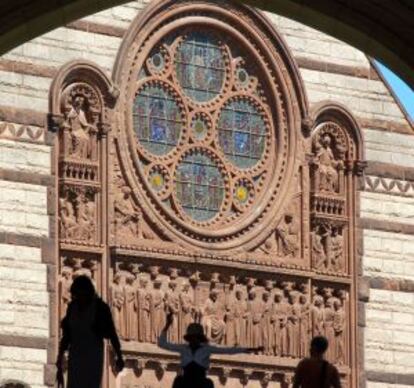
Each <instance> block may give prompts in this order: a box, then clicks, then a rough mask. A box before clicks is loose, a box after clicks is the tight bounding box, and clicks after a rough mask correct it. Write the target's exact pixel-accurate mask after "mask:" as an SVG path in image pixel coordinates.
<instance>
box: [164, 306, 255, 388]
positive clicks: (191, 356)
mask: <svg viewBox="0 0 414 388" xmlns="http://www.w3.org/2000/svg"><path fill="white" fill-rule="evenodd" d="M173 319H174V317H173V316H172V314H168V315H167V322H166V325H165V327H164V329H163V330H162V332H161V335H160V337H159V339H158V346H159V347H160V348H163V349H166V350H170V351H172V352H178V353H180V358H181V368H182V372H183V374H182V375H181V376H177V377H176V378H175V380H174V384H173V388H194V387H197V388H214V384H213V382H212V381H211V380H210V379H209V378H207V376H206V374H207V370H208V368H209V366H210V355H211V354H238V353H253V352H257V351H263V348H262V347H260V348H241V347H222V346H214V345H209V343H208V339H207V337H206V336H205V334H204V330H203V326H201V325H200V324H199V323H191V324H190V325H188V327H187V332H186V334H185V335H184V339H185V340H186V341H187V343H188V345H185V344H173V343H171V342H168V341H167V331H168V329H169V327H170V326H171V324H172V322H173Z"/></svg>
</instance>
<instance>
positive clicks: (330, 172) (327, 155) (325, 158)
mask: <svg viewBox="0 0 414 388" xmlns="http://www.w3.org/2000/svg"><path fill="white" fill-rule="evenodd" d="M331 142H332V140H331V137H330V136H329V135H328V134H325V135H323V137H322V138H321V139H320V143H319V147H318V150H317V154H316V159H317V163H318V171H319V188H318V189H319V190H321V191H329V192H337V191H338V189H339V174H338V165H339V162H338V161H337V160H336V159H335V156H334V154H333V151H332V145H331Z"/></svg>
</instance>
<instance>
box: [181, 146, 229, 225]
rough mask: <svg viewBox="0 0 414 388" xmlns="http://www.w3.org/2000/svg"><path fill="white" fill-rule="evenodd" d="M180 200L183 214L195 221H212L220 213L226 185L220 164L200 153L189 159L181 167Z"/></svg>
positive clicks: (188, 156)
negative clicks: (219, 167) (218, 165)
mask: <svg viewBox="0 0 414 388" xmlns="http://www.w3.org/2000/svg"><path fill="white" fill-rule="evenodd" d="M175 189H176V196H177V199H178V201H179V202H180V205H181V207H182V208H183V210H184V211H185V212H186V213H187V214H188V215H189V216H190V217H191V218H193V219H194V220H195V221H200V222H203V221H208V220H210V219H211V218H213V217H214V216H215V215H216V214H217V213H218V211H219V210H220V207H221V204H222V202H223V199H224V182H223V177H222V175H221V173H220V170H219V169H218V167H217V164H216V163H215V162H214V161H213V160H212V159H211V158H210V157H209V156H207V155H204V154H203V153H201V152H197V153H194V154H191V155H187V156H186V157H185V158H184V159H183V160H182V161H181V162H180V163H179V165H178V167H177V173H176V186H175Z"/></svg>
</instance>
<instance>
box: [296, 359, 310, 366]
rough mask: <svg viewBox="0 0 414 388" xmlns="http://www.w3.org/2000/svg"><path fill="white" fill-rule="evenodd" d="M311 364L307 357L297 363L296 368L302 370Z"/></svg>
mask: <svg viewBox="0 0 414 388" xmlns="http://www.w3.org/2000/svg"><path fill="white" fill-rule="evenodd" d="M311 363H312V360H311V359H310V358H308V357H306V358H302V360H300V361H299V363H298V365H297V368H304V367H306V366H308V365H309V364H311Z"/></svg>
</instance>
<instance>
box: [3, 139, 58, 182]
mask: <svg viewBox="0 0 414 388" xmlns="http://www.w3.org/2000/svg"><path fill="white" fill-rule="evenodd" d="M0 168H4V169H9V170H15V171H24V172H31V173H37V174H50V170H51V148H50V147H49V146H46V145H40V144H31V143H23V142H20V141H14V140H6V139H0Z"/></svg>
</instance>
